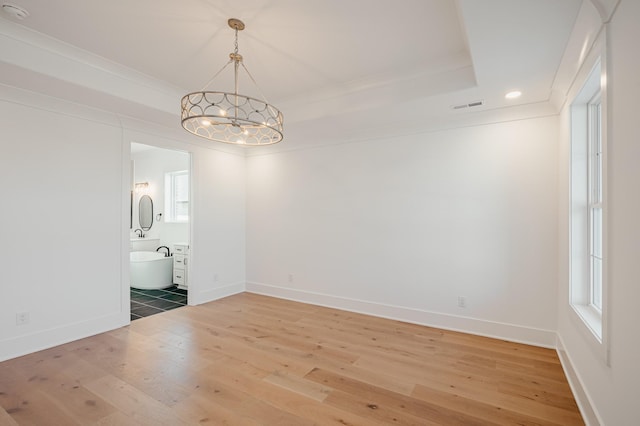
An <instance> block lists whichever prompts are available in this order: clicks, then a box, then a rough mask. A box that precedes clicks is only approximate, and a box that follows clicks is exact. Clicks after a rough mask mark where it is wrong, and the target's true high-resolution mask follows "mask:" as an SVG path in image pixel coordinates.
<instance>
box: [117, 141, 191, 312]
mask: <svg viewBox="0 0 640 426" xmlns="http://www.w3.org/2000/svg"><path fill="white" fill-rule="evenodd" d="M190 165H191V157H190V154H189V153H187V152H183V151H177V150H172V149H165V148H158V147H155V146H151V145H145V144H140V143H135V142H132V143H131V185H130V187H131V194H130V199H131V208H130V211H131V220H130V232H129V237H130V253H129V259H130V296H131V299H130V303H131V320H132V321H134V320H137V319H140V318H144V317H147V316H150V315H154V314H158V313H161V312H165V311H168V310H172V309H177V308H180V307H182V306H185V305H187V298H188V288H189V271H188V269H189V248H190V241H189V236H190V222H191V221H190V211H191V208H190V207H191V206H190V192H191V191H190V187H191V167H190Z"/></svg>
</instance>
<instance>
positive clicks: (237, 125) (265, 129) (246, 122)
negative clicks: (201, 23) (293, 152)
mask: <svg viewBox="0 0 640 426" xmlns="http://www.w3.org/2000/svg"><path fill="white" fill-rule="evenodd" d="M228 24H229V26H230V27H231V28H232V29H233V30H235V34H236V37H235V50H234V51H233V53H230V54H229V58H230V59H229V62H227V63H226V64H225V65H224V66H223V67H222V69H221V70H220V71H218V72H217V73H216V74H215V75H214V76H213V77H212V78H211V80H209V82H208V83H207V84H206V85H205V86H204V87H203V88H202V90H201V91H199V92H193V93H188V94H186V95H185V96H183V98H182V101H181V106H182V114H181V115H182V127H184V129H185V130H186V131H188V132H190V133H193V134H194V135H196V136H200V137H203V138H205V139H209V140H212V141H217V142H224V143H230V144H236V145H251V146H259V145H272V144H274V143H278V142H280V141H281V140H282V138H283V135H282V131H283V125H282V121H283V117H282V112H280V111H279V110H278V109H277V108H276V107H274V106H273V105H270V104H269V103H268V102H267V100H266V99H265V98H264V95H262V98H263V99H262V100H260V99H256V98H252V97H249V96H245V95H241V94H240V93H238V89H239V80H238V74H239V71H240V68H241V67H242V69H244V71H245V72H246V73H247V75H248V76H249V78H250V79H251V81H252V82H253V84H254V85H255V86H256V88H258V91H259V92H260V88H259V87H258V84H257V83H256V81H255V80H254V79H253V77H252V76H251V73H250V72H249V70H248V69H247V67H246V66H245V65H244V62H243V61H242V55H240V54H239V53H238V31H242V30H244V27H245V25H244V23H243V22H242V21H240V20H239V19H234V18H231V19H229V21H228ZM232 63H233V67H234V83H235V84H234V90H233V92H214V91H208V90H206V89H207V87H208V86H209V85H210V84H211V82H212V81H213V80H214V79H215V78H216V77H217V76H218V75H219V74H220V73H221V72H222V71H224V69H225V68H227V67H228V66H229V65H230V64H232Z"/></svg>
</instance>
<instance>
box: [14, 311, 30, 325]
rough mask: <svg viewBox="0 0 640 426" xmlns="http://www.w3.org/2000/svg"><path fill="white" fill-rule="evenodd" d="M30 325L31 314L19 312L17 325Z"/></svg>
mask: <svg viewBox="0 0 640 426" xmlns="http://www.w3.org/2000/svg"><path fill="white" fill-rule="evenodd" d="M25 324H29V312H18V313H17V314H16V325H25Z"/></svg>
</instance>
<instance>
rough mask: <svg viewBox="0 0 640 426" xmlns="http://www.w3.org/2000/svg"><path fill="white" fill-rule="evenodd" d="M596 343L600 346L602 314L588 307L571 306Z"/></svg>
mask: <svg viewBox="0 0 640 426" xmlns="http://www.w3.org/2000/svg"><path fill="white" fill-rule="evenodd" d="M571 307H572V308H573V310H574V311H575V312H576V314H578V317H579V318H580V319H581V320H582V322H583V323H584V324H585V325H586V326H587V328H588V329H589V331H590V332H591V334H593V337H595V338H596V340H597V341H598V343H600V344H602V314H601V313H600V312H599V311H597V310H596V309H595V308H594V307H592V306H589V305H571Z"/></svg>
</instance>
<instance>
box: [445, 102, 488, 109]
mask: <svg viewBox="0 0 640 426" xmlns="http://www.w3.org/2000/svg"><path fill="white" fill-rule="evenodd" d="M482 105H484V101H482V100H480V101H473V102H469V103H468V104H461V105H454V106H452V107H451V109H456V110H457V109H465V108H475V107H479V106H482Z"/></svg>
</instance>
